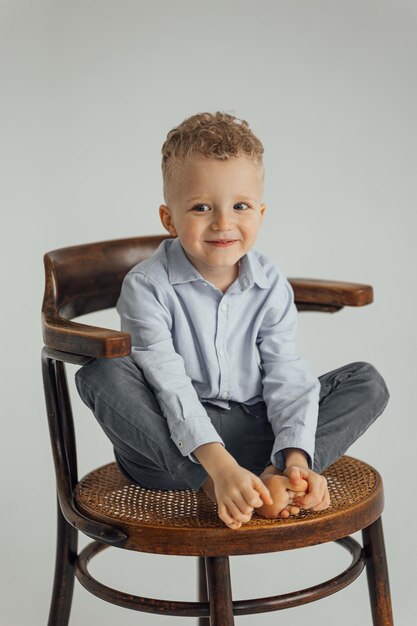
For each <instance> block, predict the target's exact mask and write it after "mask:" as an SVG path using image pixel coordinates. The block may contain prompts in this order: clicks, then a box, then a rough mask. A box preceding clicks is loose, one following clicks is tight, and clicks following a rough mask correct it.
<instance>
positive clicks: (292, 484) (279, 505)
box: [256, 465, 308, 519]
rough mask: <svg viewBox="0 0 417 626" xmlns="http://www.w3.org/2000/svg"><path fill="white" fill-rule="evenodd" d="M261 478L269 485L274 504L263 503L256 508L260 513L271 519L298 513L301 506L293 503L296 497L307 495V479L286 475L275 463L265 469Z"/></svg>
mask: <svg viewBox="0 0 417 626" xmlns="http://www.w3.org/2000/svg"><path fill="white" fill-rule="evenodd" d="M260 479H261V480H262V481H263V482H264V483H265V485H266V486H267V487H268V489H269V493H270V494H271V497H272V500H273V504H263V505H262V506H261V507H259V508H258V509H256V512H257V513H258V514H259V515H261V516H262V517H267V518H270V519H276V518H278V517H281V518H283V519H286V518H287V517H289V516H290V515H298V513H299V512H300V507H298V506H295V505H294V504H293V502H294V498H297V497H299V496H303V495H305V493H306V491H307V489H308V483H307V481H305V480H304V479H302V478H300V477H299V476H295V475H294V476H292V477H291V478H289V477H288V476H284V474H283V473H282V472H280V470H278V469H277V468H276V467H274V466H273V465H271V466H269V467H267V468H266V469H265V470H264V472H263V473H262V474H261V475H260Z"/></svg>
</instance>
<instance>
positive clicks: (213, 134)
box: [162, 111, 264, 197]
mask: <svg viewBox="0 0 417 626" xmlns="http://www.w3.org/2000/svg"><path fill="white" fill-rule="evenodd" d="M263 152H264V148H263V145H262V143H261V142H260V141H259V139H258V138H257V137H256V136H255V135H254V134H253V132H252V131H251V129H250V128H249V124H248V123H247V122H246V121H245V120H241V119H239V118H237V117H234V116H233V115H229V114H228V113H222V112H220V111H217V112H216V113H197V114H196V115H192V116H191V117H188V118H186V119H185V120H184V121H183V122H182V123H181V124H180V125H179V126H177V127H176V128H173V129H172V130H170V131H169V133H168V135H167V138H166V140H165V142H164V144H163V146H162V176H163V181H164V195H165V197H166V187H167V183H168V182H169V180H170V179H171V176H172V172H173V169H174V167H175V164H177V163H179V162H181V161H184V160H185V159H187V158H188V157H189V156H190V155H192V154H199V155H202V156H205V157H211V158H215V159H219V160H222V161H225V160H226V159H229V158H230V157H239V156H243V155H244V156H247V157H249V158H250V159H253V161H254V162H256V163H257V164H259V165H262V155H263Z"/></svg>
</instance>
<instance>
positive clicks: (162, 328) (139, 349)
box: [117, 273, 223, 462]
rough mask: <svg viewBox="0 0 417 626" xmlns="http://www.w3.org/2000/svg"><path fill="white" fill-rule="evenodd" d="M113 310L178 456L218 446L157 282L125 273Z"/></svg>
mask: <svg viewBox="0 0 417 626" xmlns="http://www.w3.org/2000/svg"><path fill="white" fill-rule="evenodd" d="M117 311H118V313H119V315H120V319H121V327H122V330H123V331H125V332H128V333H129V334H130V335H131V337H132V353H131V357H132V359H133V360H134V361H135V363H136V364H137V365H138V366H139V367H140V368H141V370H142V371H143V373H144V376H145V378H146V381H147V382H148V384H149V386H150V387H151V388H152V390H153V392H154V394H155V396H156V399H157V401H158V403H159V405H160V407H161V410H162V413H163V414H164V416H165V417H166V419H167V423H168V427H169V430H170V433H171V438H172V440H173V442H174V443H175V445H176V446H177V448H178V450H179V451H180V452H181V454H182V455H183V456H190V455H191V453H192V452H193V451H194V450H195V448H197V447H198V446H200V445H202V444H205V443H209V442H218V443H221V444H222V443H223V441H222V439H221V437H220V436H219V434H218V433H217V431H216V429H215V428H214V426H213V425H212V423H211V421H210V419H209V417H208V415H207V412H206V410H205V409H204V407H203V405H202V404H201V402H200V400H199V398H198V395H197V393H196V391H195V389H194V387H193V384H192V381H191V379H190V377H189V376H188V375H187V373H186V371H185V366H184V361H183V358H182V357H181V356H180V355H179V354H178V353H177V352H176V351H175V349H174V345H173V341H172V335H171V329H172V325H173V320H172V316H171V314H170V312H169V310H168V308H167V306H165V305H164V303H163V300H162V297H161V293H160V290H159V288H158V286H157V285H156V284H155V283H154V282H153V281H151V280H150V279H148V278H147V277H146V276H144V275H142V274H140V273H132V274H128V275H127V276H126V277H125V279H124V281H123V286H122V291H121V294H120V298H119V301H118V303H117ZM190 458H191V459H192V460H193V461H194V462H197V461H195V459H194V458H193V456H190Z"/></svg>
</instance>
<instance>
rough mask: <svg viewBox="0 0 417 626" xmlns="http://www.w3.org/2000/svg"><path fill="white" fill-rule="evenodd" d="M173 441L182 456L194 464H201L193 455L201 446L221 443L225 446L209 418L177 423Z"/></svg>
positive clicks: (172, 437) (172, 434) (173, 432)
mask: <svg viewBox="0 0 417 626" xmlns="http://www.w3.org/2000/svg"><path fill="white" fill-rule="evenodd" d="M171 439H172V441H173V442H174V443H175V445H176V446H177V448H178V450H179V451H180V452H181V454H182V456H188V457H189V458H190V459H191V461H193V462H194V463H199V461H198V460H197V459H196V458H195V456H194V455H193V454H192V453H193V451H194V450H195V449H196V448H198V447H199V446H202V445H204V444H206V443H221V444H222V445H223V446H224V442H223V439H222V438H221V437H220V435H219V433H218V432H217V430H216V429H215V428H214V426H213V424H212V423H211V421H210V420H209V419H207V418H206V419H204V418H203V419H195V420H192V421H191V420H183V422H182V423H181V422H180V423H177V424H176V425H175V428H174V429H173V430H172V432H171Z"/></svg>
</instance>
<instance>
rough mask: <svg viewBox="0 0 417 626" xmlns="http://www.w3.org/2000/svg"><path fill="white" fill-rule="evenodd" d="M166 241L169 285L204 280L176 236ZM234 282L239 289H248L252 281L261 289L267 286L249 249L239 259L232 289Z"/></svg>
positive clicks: (251, 285) (260, 269)
mask: <svg viewBox="0 0 417 626" xmlns="http://www.w3.org/2000/svg"><path fill="white" fill-rule="evenodd" d="M168 241H170V246H169V248H168V250H167V259H168V278H169V282H170V283H171V285H175V284H178V283H189V282H191V281H193V280H204V278H203V277H202V276H201V274H200V273H199V272H198V271H197V270H196V268H195V267H194V265H193V264H192V263H191V262H190V261H189V260H188V258H187V256H186V255H185V252H184V249H183V247H182V246H181V244H180V242H179V239H178V237H176V238H175V239H172V240H168ZM236 283H237V284H239V286H240V290H241V291H246V290H247V289H250V288H251V287H253V285H254V283H256V284H257V285H258V287H261V289H267V288H268V287H269V280H268V277H267V275H266V273H265V270H264V268H263V267H262V265H261V263H260V262H259V259H258V257H257V256H256V254H255V253H254V252H253V250H249V252H248V253H247V254H245V255H244V256H243V257H242V258H241V259H240V269H239V276H238V277H237V281H236V282H235V283H234V286H233V287H232V289H233V291H235V290H236V289H235V285H236Z"/></svg>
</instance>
